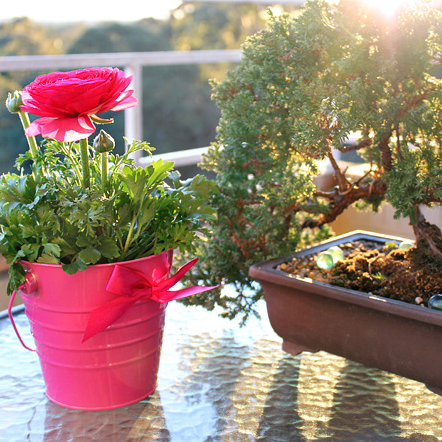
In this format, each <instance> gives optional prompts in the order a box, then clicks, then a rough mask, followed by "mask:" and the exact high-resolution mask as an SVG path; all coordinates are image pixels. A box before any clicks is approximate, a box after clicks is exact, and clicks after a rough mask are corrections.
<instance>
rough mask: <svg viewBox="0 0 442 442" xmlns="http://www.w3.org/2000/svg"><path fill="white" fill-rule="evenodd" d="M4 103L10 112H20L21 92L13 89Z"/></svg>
mask: <svg viewBox="0 0 442 442" xmlns="http://www.w3.org/2000/svg"><path fill="white" fill-rule="evenodd" d="M5 104H6V108H7V109H8V111H9V112H11V114H16V113H17V112H21V110H20V106H21V105H22V104H23V102H22V100H21V93H20V92H18V91H15V92H14V94H11V93H9V94H8V98H7V99H6V103H5Z"/></svg>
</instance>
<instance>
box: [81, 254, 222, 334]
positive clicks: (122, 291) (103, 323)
mask: <svg viewBox="0 0 442 442" xmlns="http://www.w3.org/2000/svg"><path fill="white" fill-rule="evenodd" d="M197 261H198V258H195V259H193V260H192V261H190V262H188V263H187V264H185V265H183V266H182V267H181V268H180V269H179V270H178V271H177V273H176V274H175V275H173V276H171V277H170V278H162V275H161V274H157V275H155V272H154V274H153V275H152V277H151V278H148V277H147V276H146V275H145V274H144V273H142V272H140V271H138V270H134V269H133V268H129V267H125V266H124V265H118V264H117V265H116V266H115V268H114V270H113V272H112V275H111V277H110V279H109V281H108V284H107V286H106V290H107V291H108V292H111V293H115V294H116V295H118V297H117V298H115V299H114V300H112V301H109V302H107V303H106V304H104V305H102V306H100V307H98V308H96V309H95V310H93V311H92V312H91V313H90V316H89V320H88V323H87V325H86V329H85V331H84V335H83V341H82V342H85V341H87V340H88V339H90V338H92V336H95V335H96V334H98V333H100V332H102V331H103V330H105V329H106V328H107V327H109V325H111V324H113V323H114V322H115V321H116V320H117V319H118V318H120V317H121V316H122V315H123V314H124V313H125V312H126V311H127V310H129V309H130V308H131V307H132V306H133V305H134V304H135V303H136V302H137V301H139V300H141V299H152V300H153V301H156V302H159V303H165V302H169V301H174V300H176V299H181V298H185V297H187V296H192V295H195V294H197V293H203V292H206V291H208V290H212V289H214V288H216V287H217V286H213V287H205V286H203V287H197V286H191V287H186V288H183V289H180V290H169V289H170V288H171V287H173V286H174V285H175V284H176V283H177V282H178V281H180V280H181V278H182V277H183V276H184V275H185V273H187V272H188V271H189V270H190V268H191V267H192V266H193V265H194V264H195V263H196V262H197ZM159 273H162V272H159ZM155 276H157V278H158V277H159V278H160V279H158V280H157V278H156V277H155Z"/></svg>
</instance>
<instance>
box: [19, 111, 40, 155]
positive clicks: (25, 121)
mask: <svg viewBox="0 0 442 442" xmlns="http://www.w3.org/2000/svg"><path fill="white" fill-rule="evenodd" d="M17 113H18V116H19V117H20V121H21V124H22V126H23V129H25V130H26V129H27V128H28V127H29V125H30V124H31V121H30V120H29V115H28V114H27V113H26V112H17ZM26 139H27V140H28V145H29V150H30V152H31V155H32V158H33V159H34V160H35V159H36V158H37V156H38V147H37V141H36V140H35V137H28V136H26Z"/></svg>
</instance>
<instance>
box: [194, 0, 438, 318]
mask: <svg viewBox="0 0 442 442" xmlns="http://www.w3.org/2000/svg"><path fill="white" fill-rule="evenodd" d="M441 54H442V21H441V14H440V13H439V12H438V11H436V10H432V9H431V8H429V7H427V6H426V5H425V4H419V5H418V6H416V7H414V8H410V9H405V8H403V9H402V10H401V11H399V12H398V15H397V16H395V17H394V18H391V17H390V18H389V17H387V16H383V15H382V13H381V12H380V11H379V10H378V9H376V8H375V7H373V6H371V5H370V2H369V1H353V0H352V1H349V0H343V1H341V2H339V3H335V2H334V3H329V2H327V1H323V0H313V1H309V2H307V3H306V5H305V7H304V9H303V11H302V13H301V14H299V15H298V16H295V17H290V16H288V15H283V16H280V17H274V16H271V17H270V20H269V24H268V26H267V28H266V29H265V30H263V31H262V32H260V33H259V34H256V35H254V36H252V37H250V38H249V39H248V40H247V41H246V43H245V44H244V46H243V59H242V61H241V63H240V65H239V66H238V68H237V69H236V70H234V71H232V72H230V73H229V75H228V77H227V78H226V79H225V80H224V81H222V82H221V83H214V98H215V100H216V103H217V104H218V106H219V108H220V110H221V113H222V117H221V120H220V123H219V127H218V134H217V141H216V143H215V144H214V145H213V146H212V148H211V149H210V152H209V154H208V155H207V157H206V158H205V163H204V164H205V167H206V168H207V169H209V170H213V171H215V172H216V173H217V182H218V186H219V189H220V193H219V194H218V195H216V196H215V197H214V204H215V206H216V207H217V211H218V216H217V219H216V222H214V223H213V224H212V229H213V232H212V239H211V240H210V241H209V242H207V243H206V244H205V247H204V248H203V250H201V255H202V256H204V259H203V260H202V261H203V262H204V268H200V270H199V271H200V275H195V277H203V278H205V279H206V280H210V281H212V282H213V281H216V282H217V283H218V282H220V281H222V280H224V281H225V282H228V283H231V282H233V283H235V284H237V288H238V289H239V290H240V292H241V293H242V295H240V296H239V297H237V298H236V297H235V298H233V297H232V298H227V297H222V296H221V294H220V293H217V294H216V295H214V297H212V298H210V299H199V301H198V302H200V303H202V304H204V305H206V306H208V307H211V306H212V305H214V304H216V303H218V304H220V305H222V306H223V307H224V308H226V315H229V316H234V315H235V314H236V313H238V312H242V313H245V314H246V315H247V314H248V313H250V312H251V311H252V309H253V303H254V302H255V301H256V300H257V299H258V298H259V297H260V293H259V292H256V291H248V290H247V289H248V288H252V286H253V283H252V282H251V280H250V279H249V278H248V267H249V265H250V264H252V263H256V262H259V261H261V260H263V259H266V258H271V257H274V256H276V255H279V256H280V255H288V254H290V253H291V252H293V251H294V249H296V248H297V247H299V246H300V245H301V244H303V243H305V242H309V241H313V240H316V239H317V238H318V237H319V238H320V237H323V236H324V235H326V234H328V232H329V231H328V230H327V227H326V226H327V224H328V223H330V222H332V221H333V220H335V219H336V218H337V217H338V216H339V215H340V214H341V213H342V212H343V211H344V210H346V209H347V208H348V207H350V206H351V205H353V204H355V203H357V204H359V205H360V206H361V205H362V206H365V207H366V208H370V207H371V209H372V210H377V209H378V207H379V205H380V203H381V202H382V201H389V202H390V203H391V204H392V205H393V207H394V208H395V210H396V216H397V217H399V216H405V217H408V218H409V219H410V223H411V225H412V226H413V229H414V232H415V234H416V239H417V244H418V246H419V248H421V249H423V250H425V253H427V255H428V254H429V255H431V256H430V257H431V259H441V258H442V235H441V231H440V229H439V228H438V227H436V226H432V225H430V224H428V223H427V222H426V220H425V219H424V217H423V215H422V212H421V207H422V206H429V207H431V206H432V205H434V204H439V203H440V202H441V201H442V154H441V148H442V131H441V129H442V119H441V116H442V84H441V81H440V80H439V79H438V78H437V77H436V76H435V72H436V69H437V67H438V66H440V64H441ZM351 134H356V136H357V141H356V142H355V143H354V144H352V145H349V144H348V143H347V142H346V140H347V139H348V138H349V136H350V135H351ZM348 151H356V152H357V153H358V154H359V156H361V157H362V158H363V159H364V160H365V161H366V162H367V164H368V165H367V168H366V173H365V174H364V175H363V176H360V177H356V178H355V177H351V176H349V175H348V174H347V173H346V170H343V169H341V168H340V165H339V162H338V156H337V155H336V154H337V153H338V154H339V152H348ZM320 160H327V161H329V162H330V164H331V166H332V168H333V171H334V177H335V181H336V186H335V187H334V188H333V189H325V190H324V189H319V188H318V187H317V186H315V184H314V178H315V176H316V175H317V174H318V172H319V171H318V161H320ZM196 301H197V299H196V298H195V297H194V298H193V299H192V300H191V301H190V302H192V303H194V302H196Z"/></svg>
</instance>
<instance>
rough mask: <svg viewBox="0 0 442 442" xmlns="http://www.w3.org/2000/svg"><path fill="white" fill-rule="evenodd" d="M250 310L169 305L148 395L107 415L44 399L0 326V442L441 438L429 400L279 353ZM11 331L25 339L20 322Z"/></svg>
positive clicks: (378, 374) (370, 376) (395, 379)
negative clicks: (231, 312)
mask: <svg viewBox="0 0 442 442" xmlns="http://www.w3.org/2000/svg"><path fill="white" fill-rule="evenodd" d="M259 310H260V312H261V316H262V317H261V319H260V320H259V319H256V318H252V319H251V320H249V321H248V323H247V324H246V326H244V327H242V328H241V327H239V325H238V322H236V321H230V320H228V319H222V318H220V317H219V315H218V313H217V312H216V311H213V312H208V311H206V310H204V309H202V308H199V307H185V306H183V305H182V304H179V303H177V302H174V303H170V304H169V306H168V307H167V313H166V326H165V331H164V339H163V348H162V356H161V364H160V370H159V379H158V389H157V390H156V392H155V393H154V394H153V395H152V396H150V397H149V398H147V399H145V400H143V401H141V402H139V403H137V404H133V405H130V406H127V407H123V408H119V409H116V410H110V411H76V410H69V409H65V408H62V407H60V406H58V405H56V404H54V403H52V402H51V401H49V400H48V399H47V398H46V396H45V388H44V383H43V379H42V375H41V371H40V365H39V362H38V357H37V355H35V354H34V353H31V352H28V351H26V350H25V349H23V348H22V347H21V345H20V343H19V342H18V339H17V338H16V336H15V333H14V331H13V329H12V326H11V324H10V321H9V319H8V318H3V319H0V410H1V411H0V440H1V441H7V442H14V441H17V442H23V441H33V442H39V441H45V442H52V441H62V442H69V441H75V442H89V441H91V442H93V441H100V442H103V441H106V442H107V441H109V442H113V441H115V442H123V441H149V442H155V441H162V442H215V441H217V442H218V441H219V442H246V441H266V442H298V441H302V442H310V441H311V442H313V441H357V442H364V441H370V442H371V441H373V442H378V441H390V442H393V441H394V442H396V441H411V442H430V441H431V442H433V441H442V397H441V396H438V395H436V394H434V393H432V392H430V391H429V390H427V389H426V387H425V386H424V385H423V384H420V383H418V382H415V381H412V380H409V379H405V378H401V377H399V376H395V375H392V374H389V373H386V372H383V371H380V370H377V369H373V368H368V367H366V366H364V365H361V364H358V363H355V362H351V361H348V360H346V359H343V358H341V357H338V356H334V355H331V354H328V353H325V352H318V353H313V354H312V353H304V354H302V355H298V356H291V355H289V354H286V353H284V352H283V351H282V350H281V339H280V338H279V337H278V336H277V335H276V334H275V333H274V332H273V330H272V329H271V326H270V325H269V323H268V320H267V315H266V311H265V303H264V302H262V303H261V304H260V305H259ZM16 322H17V325H18V327H19V329H20V330H21V332H22V336H23V337H24V338H25V341H27V342H32V338H31V336H30V334H29V331H28V330H29V327H28V323H27V318H26V316H25V315H24V314H23V313H20V314H17V316H16ZM424 344H425V343H423V345H424ZM441 358H442V355H441ZM441 368H442V364H441Z"/></svg>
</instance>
